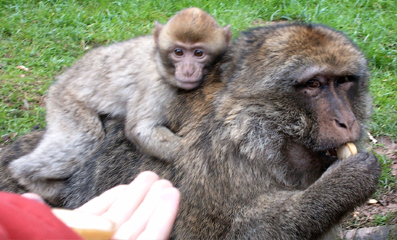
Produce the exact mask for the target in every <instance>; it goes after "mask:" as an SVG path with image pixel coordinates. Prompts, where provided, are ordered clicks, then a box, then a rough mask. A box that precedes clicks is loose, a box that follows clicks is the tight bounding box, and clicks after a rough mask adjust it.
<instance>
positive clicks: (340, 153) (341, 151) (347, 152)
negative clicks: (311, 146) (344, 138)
mask: <svg viewBox="0 0 397 240" xmlns="http://www.w3.org/2000/svg"><path fill="white" fill-rule="evenodd" d="M321 153H322V154H323V155H326V156H327V157H329V158H332V160H337V159H346V158H348V157H350V156H352V155H356V154H357V147H356V145H354V143H351V142H349V143H346V144H344V145H342V146H340V147H338V148H332V149H328V150H327V151H323V152H321Z"/></svg>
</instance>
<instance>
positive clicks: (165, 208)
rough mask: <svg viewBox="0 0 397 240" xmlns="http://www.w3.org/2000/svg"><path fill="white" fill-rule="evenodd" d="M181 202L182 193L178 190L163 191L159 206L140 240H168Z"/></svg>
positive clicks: (168, 189)
mask: <svg viewBox="0 0 397 240" xmlns="http://www.w3.org/2000/svg"><path fill="white" fill-rule="evenodd" d="M179 202H180V192H179V190H178V189H176V188H167V189H165V190H163V192H162V194H161V196H160V199H159V204H158V205H157V207H156V210H155V211H154V213H153V214H152V216H151V217H150V220H149V222H148V224H147V225H146V228H145V230H144V231H143V232H142V234H141V235H140V236H139V237H138V240H144V239H168V238H169V236H170V234H171V231H172V227H173V225H174V222H175V219H176V216H177V213H178V209H179Z"/></svg>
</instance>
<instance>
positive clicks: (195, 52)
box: [194, 50, 204, 57]
mask: <svg viewBox="0 0 397 240" xmlns="http://www.w3.org/2000/svg"><path fill="white" fill-rule="evenodd" d="M203 55H204V52H203V51H202V50H196V51H194V56H196V57H202V56H203Z"/></svg>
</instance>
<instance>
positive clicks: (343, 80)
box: [337, 76, 351, 84]
mask: <svg viewBox="0 0 397 240" xmlns="http://www.w3.org/2000/svg"><path fill="white" fill-rule="evenodd" d="M349 81H351V79H350V78H349V76H343V77H340V78H338V81H337V82H338V84H342V83H345V82H349Z"/></svg>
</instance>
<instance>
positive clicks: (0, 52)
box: [0, 0, 397, 139]
mask: <svg viewBox="0 0 397 240" xmlns="http://www.w3.org/2000/svg"><path fill="white" fill-rule="evenodd" d="M0 6H1V8H0V21H1V24H0V63H1V64H2V69H1V70H0V74H1V75H0V85H1V86H2V88H1V89H0V93H1V95H0V99H1V105H0V110H1V112H0V136H7V135H10V134H12V133H14V134H15V133H18V135H21V134H24V133H26V132H28V131H30V129H31V127H32V126H34V125H36V124H41V126H45V121H44V117H45V108H44V101H43V100H44V97H45V93H46V90H47V88H48V86H49V84H51V83H52V82H53V77H54V76H55V75H57V74H59V73H60V72H61V71H62V70H63V69H64V68H65V67H67V66H70V65H71V64H72V63H73V61H75V59H76V58H78V57H80V56H81V55H82V54H83V53H84V52H86V51H87V50H88V49H90V48H93V47H95V46H98V45H105V44H110V43H112V42H115V41H122V40H125V39H128V38H131V37H134V36H138V35H142V34H150V33H151V31H152V27H153V23H154V21H156V20H158V21H160V22H165V21H166V20H167V19H168V18H169V17H170V16H172V15H173V14H175V13H176V12H177V11H179V10H181V9H183V8H186V7H190V6H197V7H200V8H203V9H204V10H206V11H207V12H209V13H210V14H212V15H213V16H214V17H215V18H216V19H217V20H218V21H219V23H220V24H221V25H223V26H224V25H226V24H232V29H233V32H234V34H235V35H237V34H238V32H239V31H241V30H244V29H247V28H248V27H252V26H254V25H255V24H256V23H258V22H266V21H272V20H275V21H279V20H287V21H294V20H299V21H305V22H316V23H323V24H327V25H329V26H331V27H333V28H335V29H338V30H341V31H344V32H345V33H346V34H347V35H348V36H350V37H351V39H352V40H353V41H354V42H355V43H356V44H357V45H358V46H359V47H361V48H362V49H363V51H364V52H365V54H366V55H367V57H368V59H369V63H370V69H371V72H372V76H373V77H372V81H371V92H372V94H373V96H374V114H373V118H372V121H371V122H370V124H369V127H370V131H371V133H372V134H373V135H374V136H379V135H387V136H390V137H392V138H393V139H397V97H396V93H397V77H396V66H397V30H396V22H397V3H396V1H394V0H384V1H381V0H378V1H375V0H365V1H363V0H357V1H347V0H346V1H343V0H339V1H333V0H326V1H313V0H311V1H302V0H299V1H298V0H291V1H279V0H269V1H224V0H222V1H217V0H211V1H187V0H182V1H164V0H162V1H159V0H154V1H139V0H128V1H127V0H120V1H83V0H80V1H78V0H64V1H55V0H53V1H24V0H19V1H18V0H9V1H0ZM19 65H23V66H26V67H28V68H29V69H30V71H29V72H25V71H23V70H20V69H17V68H16V67H17V66H19ZM21 75H24V76H21ZM23 100H25V101H27V102H28V104H29V108H28V109H26V107H24V104H23Z"/></svg>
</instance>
